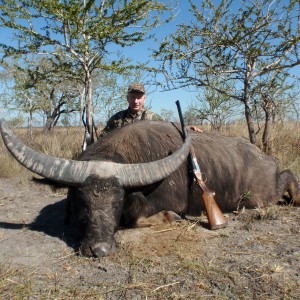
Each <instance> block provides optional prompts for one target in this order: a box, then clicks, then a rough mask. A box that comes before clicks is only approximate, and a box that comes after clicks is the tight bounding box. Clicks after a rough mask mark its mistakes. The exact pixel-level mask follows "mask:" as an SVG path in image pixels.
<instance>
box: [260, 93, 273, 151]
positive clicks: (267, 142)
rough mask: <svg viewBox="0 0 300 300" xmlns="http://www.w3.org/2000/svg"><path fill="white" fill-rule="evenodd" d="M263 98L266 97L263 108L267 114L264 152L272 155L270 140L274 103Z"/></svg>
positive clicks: (263, 140) (263, 142)
mask: <svg viewBox="0 0 300 300" xmlns="http://www.w3.org/2000/svg"><path fill="white" fill-rule="evenodd" d="M263 97H264V104H263V106H262V108H263V110H264V112H265V127H264V132H263V136H262V144H263V151H264V152H265V153H267V154H270V153H271V151H272V148H271V144H270V138H269V133H270V124H271V111H272V103H271V102H269V101H268V98H267V96H266V95H263Z"/></svg>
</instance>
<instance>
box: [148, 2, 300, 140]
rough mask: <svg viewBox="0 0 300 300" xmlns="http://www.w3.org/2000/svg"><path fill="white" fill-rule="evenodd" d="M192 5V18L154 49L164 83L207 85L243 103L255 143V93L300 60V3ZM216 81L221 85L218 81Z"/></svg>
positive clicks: (185, 86)
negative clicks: (260, 86)
mask: <svg viewBox="0 0 300 300" xmlns="http://www.w3.org/2000/svg"><path fill="white" fill-rule="evenodd" d="M195 3H196V2H195ZM197 3H198V2H197ZM190 4H191V9H190V12H191V14H192V21H191V23H189V24H181V25H179V26H178V30H177V31H176V32H175V33H174V34H172V35H170V36H169V37H168V38H166V39H165V40H164V41H163V42H162V43H161V44H160V47H159V49H158V50H157V51H155V52H154V53H153V55H154V57H156V58H157V59H159V60H160V61H161V64H162V66H161V68H160V69H162V70H163V74H164V75H165V77H166V82H167V83H166V85H164V86H163V88H164V89H173V88H183V87H184V88H187V87H192V86H194V87H195V86H196V87H208V88H210V89H212V90H215V91H217V92H218V93H219V94H223V95H224V96H226V97H230V98H232V99H235V100H237V101H239V102H241V103H242V104H243V106H244V115H245V118H246V122H247V126H248V132H249V138H250V141H251V142H252V143H253V144H255V143H256V135H255V127H254V121H253V111H254V101H253V98H251V97H252V96H253V95H254V92H255V91H256V90H257V89H256V87H257V85H260V83H261V82H262V81H263V80H264V78H265V77H266V76H268V75H270V74H278V72H283V71H289V70H290V69H291V68H293V67H295V66H297V65H299V64H300V53H299V45H300V44H299V41H300V34H299V18H300V15H299V11H300V10H299V6H300V3H299V1H296V0H289V1H284V0H279V1H272V0H253V1H241V2H239V3H238V5H237V1H232V0H222V1H221V3H220V4H219V5H216V6H215V5H214V3H213V1H211V0H203V1H201V4H193V1H191V0H190ZM216 80H217V81H218V82H219V83H220V85H217V86H215V85H214V83H215V81H216ZM264 83H265V84H268V83H267V82H266V81H264Z"/></svg>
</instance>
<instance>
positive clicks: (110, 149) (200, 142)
mask: <svg viewBox="0 0 300 300" xmlns="http://www.w3.org/2000/svg"><path fill="white" fill-rule="evenodd" d="M0 129H1V134H2V137H3V140H4V142H5V144H6V146H7V148H8V149H9V151H10V152H11V153H12V155H13V156H14V157H15V158H16V159H17V160H18V161H19V162H20V163H21V164H22V165H24V166H25V167H26V168H28V169H29V170H31V171H33V172H35V173H37V174H39V175H41V176H43V177H45V178H48V179H50V180H51V181H55V182H59V183H63V184H65V185H67V186H68V187H69V192H68V203H69V204H71V205H72V212H73V214H74V215H75V216H76V220H77V221H78V225H79V229H80V232H81V241H80V244H81V246H80V250H81V253H82V255H85V256H93V257H101V256H106V255H108V254H109V253H111V252H113V251H114V250H115V249H116V243H115V238H114V234H115V233H116V231H117V230H118V228H119V227H120V226H122V227H132V226H134V225H135V224H136V222H137V220H138V219H139V218H140V217H149V216H152V215H154V214H156V213H158V212H161V211H173V212H175V213H176V214H178V215H180V216H182V217H184V216H185V215H193V216H197V215H199V214H201V211H202V210H203V209H204V207H203V204H202V201H201V194H202V193H201V189H200V188H199V186H198V185H197V184H196V182H195V180H194V177H193V173H192V172H191V168H190V165H189V162H188V159H187V156H188V153H189V150H190V146H191V138H192V144H193V147H194V150H195V154H196V156H197V158H198V161H199V164H200V166H201V171H202V172H203V176H204V178H205V179H206V185H207V186H208V188H210V189H211V190H213V191H215V199H216V201H217V204H218V205H219V207H220V209H221V210H222V211H223V212H231V211H234V210H237V209H240V208H243V207H244V208H256V207H263V206H266V205H268V204H275V203H277V202H278V201H280V200H281V199H282V198H283V197H285V198H288V199H289V201H290V202H292V203H294V204H295V205H300V189H299V185H298V183H297V180H296V178H295V176H294V175H293V173H292V172H291V171H289V170H285V171H282V172H280V171H279V170H278V168H277V166H276V163H275V161H274V160H273V159H272V158H271V157H270V156H268V155H266V154H264V153H262V152H261V151H260V150H259V148H257V147H256V146H254V145H252V144H250V143H249V142H248V141H247V140H246V139H244V138H233V137H225V136H220V135H215V134H211V133H191V134H190V138H188V139H186V141H185V142H183V139H182V134H181V130H180V129H179V128H178V127H177V125H176V124H173V123H168V122H156V121H142V122H136V123H132V124H130V125H127V126H124V127H122V128H118V129H115V130H113V131H112V132H111V133H110V134H108V135H107V136H104V137H103V138H101V139H99V140H98V141H97V142H96V143H94V144H92V145H90V146H89V147H88V148H87V150H85V151H84V152H82V154H81V155H80V156H79V158H78V160H76V161H75V160H65V159H59V158H56V157H51V156H47V155H44V154H41V153H38V152H36V151H35V150H33V149H31V148H29V147H28V146H26V145H25V144H23V143H22V142H21V141H20V140H18V139H17V138H16V137H15V135H14V134H13V133H12V132H11V131H10V130H9V129H8V127H7V125H6V123H5V121H4V120H2V121H1V123H0Z"/></svg>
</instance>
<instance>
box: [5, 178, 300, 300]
mask: <svg viewBox="0 0 300 300" xmlns="http://www.w3.org/2000/svg"><path fill="white" fill-rule="evenodd" d="M65 199H66V190H61V191H60V192H59V193H54V192H52V191H51V189H50V188H49V187H46V186H38V185H36V184H34V183H33V182H26V183H21V182H17V181H11V180H8V179H0V267H1V268H2V270H4V271H2V273H0V279H1V280H2V281H0V282H1V284H0V285H2V287H3V289H2V292H0V298H1V299H23V298H24V297H27V298H28V297H29V298H30V297H31V298H30V299H299V298H298V297H299V295H300V238H299V234H300V227H299V225H300V208H295V207H291V206H273V207H270V208H268V209H265V210H252V211H241V212H238V213H232V214H228V215H226V218H228V221H229V226H228V227H227V228H225V229H220V230H217V231H210V230H208V229H206V227H205V225H203V222H205V217H204V216H202V217H201V218H199V219H193V220H184V221H182V222H177V223H173V224H167V223H164V224H157V223H154V224H153V225H152V226H151V227H147V228H140V229H130V230H120V231H119V232H118V233H117V235H116V238H117V242H118V245H119V249H118V251H117V253H115V254H113V255H111V256H109V257H106V258H102V259H87V258H84V257H80V256H78V255H77V254H76V253H75V249H76V248H77V242H78V236H77V232H76V228H74V227H73V226H66V225H64V224H63V219H64V204H65ZM12 270H18V272H17V271H12ZM16 295H19V296H16Z"/></svg>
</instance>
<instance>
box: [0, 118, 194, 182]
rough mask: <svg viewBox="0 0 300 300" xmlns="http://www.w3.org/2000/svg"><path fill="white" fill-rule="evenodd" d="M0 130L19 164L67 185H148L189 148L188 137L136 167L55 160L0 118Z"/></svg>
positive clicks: (180, 160) (175, 165) (172, 168)
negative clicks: (102, 181) (111, 181)
mask: <svg viewBox="0 0 300 300" xmlns="http://www.w3.org/2000/svg"><path fill="white" fill-rule="evenodd" d="M0 130H1V134H2V138H3V140H4V143H5V145H6V147H7V148H8V150H9V151H10V153H11V154H12V155H13V156H14V157H15V158H16V160H17V161H18V162H19V163H21V164H22V165H23V166H24V167H26V168H27V169H29V170H30V171H32V172H34V173H36V174H38V175H40V176H42V177H45V178H48V179H50V180H53V181H57V182H61V183H64V184H67V185H80V184H83V183H84V182H85V180H86V179H87V177H89V176H91V175H96V176H99V177H100V178H109V177H113V176H114V177H118V178H119V180H120V182H121V183H122V184H123V186H125V187H135V186H143V185H147V184H151V183H154V182H157V181H159V180H161V179H164V178H166V177H167V176H169V175H170V174H171V173H172V172H174V171H175V170H176V169H177V168H178V167H179V166H180V165H181V164H182V163H183V161H184V160H185V159H186V157H187V155H188V153H189V150H190V147H191V138H188V139H186V141H185V142H184V144H183V145H182V146H181V147H180V148H179V149H178V150H177V151H176V152H174V153H173V154H172V155H170V156H167V157H166V158H163V159H160V160H157V161H153V162H147V163H139V164H119V163H114V162H111V161H77V160H67V159H62V158H56V157H53V156H49V155H46V154H42V153H39V152H37V151H35V150H33V149H31V148H30V147H28V146H26V145H25V144H24V143H23V142H21V141H20V140H19V139H18V138H17V137H16V136H15V135H14V134H13V133H12V131H11V130H10V129H9V128H8V126H7V124H6V122H5V120H4V119H2V120H1V121H0Z"/></svg>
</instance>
